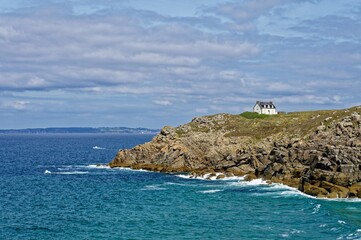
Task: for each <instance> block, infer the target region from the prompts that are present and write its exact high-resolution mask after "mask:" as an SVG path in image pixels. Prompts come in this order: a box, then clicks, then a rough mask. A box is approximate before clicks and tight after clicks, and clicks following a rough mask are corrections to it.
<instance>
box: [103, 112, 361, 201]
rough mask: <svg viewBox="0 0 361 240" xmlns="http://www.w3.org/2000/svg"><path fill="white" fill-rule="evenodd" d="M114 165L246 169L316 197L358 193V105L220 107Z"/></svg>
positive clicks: (360, 114)
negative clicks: (267, 112) (246, 113)
mask: <svg viewBox="0 0 361 240" xmlns="http://www.w3.org/2000/svg"><path fill="white" fill-rule="evenodd" d="M109 165H110V166H111V167H131V168H135V169H137V168H138V169H139V168H143V169H148V170H153V171H164V172H192V173H193V174H196V175H197V174H205V173H214V172H223V173H224V174H223V176H227V175H238V176H243V175H248V177H247V178H250V179H253V178H254V177H258V178H263V179H265V180H270V181H272V182H279V183H283V184H286V185H288V186H292V187H296V188H298V189H299V190H301V191H303V192H305V193H306V194H309V195H312V196H317V197H329V198H347V197H361V183H360V182H361V108H360V107H354V108H351V109H347V110H337V111H317V112H303V113H290V114H285V115H277V116H272V117H268V118H265V119H247V118H244V117H243V116H240V115H229V114H217V115H213V116H206V117H197V118H195V119H193V120H192V122H190V123H188V124H185V125H182V126H179V127H177V128H173V127H169V126H167V127H164V128H163V129H162V130H161V132H160V133H159V134H158V135H157V136H155V137H154V138H153V140H152V141H150V142H148V143H145V144H142V145H138V146H136V147H134V148H133V149H129V150H121V151H119V152H118V154H117V156H116V157H115V158H114V160H113V161H112V162H111V163H110V164H109Z"/></svg>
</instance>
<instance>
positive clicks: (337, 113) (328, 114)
mask: <svg viewBox="0 0 361 240" xmlns="http://www.w3.org/2000/svg"><path fill="white" fill-rule="evenodd" d="M352 112H358V113H359V114H361V108H357V107H354V108H351V109H345V110H320V111H307V112H293V113H288V114H278V115H264V114H258V113H252V112H244V113H242V114H238V115H231V114H224V115H223V116H224V117H223V118H222V121H219V120H217V115H212V116H206V117H204V118H206V119H207V121H208V123H207V124H202V125H199V124H198V123H195V122H191V123H189V124H188V126H190V127H191V131H190V132H188V133H183V132H181V131H180V129H179V128H178V129H176V131H177V130H178V131H177V133H178V134H179V136H186V135H188V134H191V133H192V132H202V133H209V132H217V131H221V132H223V133H224V134H225V136H226V137H250V138H252V139H254V140H256V141H257V140H259V139H263V138H267V137H270V136H273V135H279V134H280V135H284V136H292V137H304V136H307V134H309V133H312V132H314V131H316V129H317V127H318V126H320V125H321V124H323V125H325V126H326V127H327V126H329V125H330V124H331V123H332V122H333V121H336V122H338V121H340V120H341V119H342V118H343V117H345V116H349V115H350V114H351V113H352ZM326 119H329V120H327V121H326Z"/></svg>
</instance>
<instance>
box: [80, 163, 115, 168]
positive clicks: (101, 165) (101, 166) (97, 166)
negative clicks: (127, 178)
mask: <svg viewBox="0 0 361 240" xmlns="http://www.w3.org/2000/svg"><path fill="white" fill-rule="evenodd" d="M85 167H86V168H93V169H110V167H109V166H108V165H106V164H90V165H87V166H85Z"/></svg>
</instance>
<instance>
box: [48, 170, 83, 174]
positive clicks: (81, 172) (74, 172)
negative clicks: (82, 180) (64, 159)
mask: <svg viewBox="0 0 361 240" xmlns="http://www.w3.org/2000/svg"><path fill="white" fill-rule="evenodd" d="M87 173H89V172H83V171H71V172H69V171H68V172H51V171H49V170H45V172H44V174H58V175H76V174H87Z"/></svg>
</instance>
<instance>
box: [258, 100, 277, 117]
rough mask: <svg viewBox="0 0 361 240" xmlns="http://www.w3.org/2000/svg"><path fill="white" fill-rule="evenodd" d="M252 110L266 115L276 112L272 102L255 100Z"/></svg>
mask: <svg viewBox="0 0 361 240" xmlns="http://www.w3.org/2000/svg"><path fill="white" fill-rule="evenodd" d="M253 112H256V113H259V114H268V115H273V114H277V110H276V106H275V105H274V104H273V103H272V102H260V101H257V102H256V105H254V107H253Z"/></svg>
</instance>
